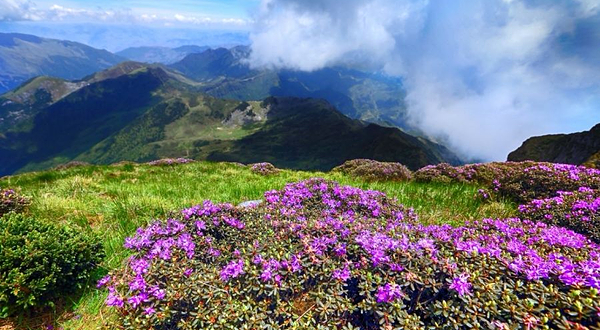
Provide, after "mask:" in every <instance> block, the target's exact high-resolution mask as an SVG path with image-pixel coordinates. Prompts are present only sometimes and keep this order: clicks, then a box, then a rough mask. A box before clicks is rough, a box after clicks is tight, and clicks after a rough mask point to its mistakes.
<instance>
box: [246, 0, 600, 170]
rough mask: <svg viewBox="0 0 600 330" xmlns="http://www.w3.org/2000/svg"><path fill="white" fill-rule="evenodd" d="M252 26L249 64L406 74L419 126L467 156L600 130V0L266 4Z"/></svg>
mask: <svg viewBox="0 0 600 330" xmlns="http://www.w3.org/2000/svg"><path fill="white" fill-rule="evenodd" d="M255 21H256V22H255V29H254V31H253V33H252V34H251V41H252V45H253V46H252V48H253V52H252V63H253V65H255V66H277V67H287V68H294V69H301V70H316V69H320V68H322V67H325V66H329V65H333V64H340V63H344V62H356V61H357V60H358V61H362V62H364V63H366V64H368V65H369V66H371V67H375V68H379V69H381V70H384V71H385V72H387V73H389V74H392V75H398V76H402V77H403V78H404V84H405V87H406V89H407V98H406V101H407V104H408V111H409V118H410V120H411V121H412V123H413V124H414V125H416V126H418V127H419V128H421V129H422V130H424V131H425V132H427V133H428V134H430V135H432V136H436V137H438V138H444V139H446V141H447V142H448V143H449V144H450V145H451V146H452V147H454V148H455V149H456V150H458V151H459V152H460V153H461V154H462V155H464V156H468V157H473V158H481V159H486V160H491V159H504V158H505V157H506V155H507V153H508V152H509V151H510V150H512V149H514V148H516V147H518V145H519V144H520V143H521V142H522V141H523V140H524V139H526V138H528V137H529V136H531V135H536V134H545V133H552V132H568V131H576V130H582V129H588V128H590V127H591V126H593V124H595V123H597V122H600V96H599V95H600V50H599V49H598V47H597V45H598V44H600V6H599V1H598V0H556V1H543V0H462V1H447V0H347V1H344V2H343V3H341V2H339V1H336V0H265V1H263V3H262V5H261V8H260V12H259V13H258V14H257V15H256V17H255Z"/></svg>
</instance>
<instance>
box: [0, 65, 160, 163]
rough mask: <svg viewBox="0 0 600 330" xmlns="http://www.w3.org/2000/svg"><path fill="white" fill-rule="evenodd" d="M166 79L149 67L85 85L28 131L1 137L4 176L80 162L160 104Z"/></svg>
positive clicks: (53, 106) (35, 120) (36, 118)
mask: <svg viewBox="0 0 600 330" xmlns="http://www.w3.org/2000/svg"><path fill="white" fill-rule="evenodd" d="M167 77H168V76H167V74H166V73H165V72H164V71H162V70H161V69H158V68H148V69H146V70H144V71H139V72H136V73H132V74H128V75H122V76H120V77H118V78H114V79H107V80H102V81H100V82H96V83H93V84H91V85H89V86H85V87H83V88H81V89H79V90H77V91H76V92H73V93H71V94H69V95H68V96H66V97H64V98H63V99H61V100H59V101H58V102H56V103H53V104H51V105H49V106H48V107H46V108H44V109H42V110H40V111H39V113H38V114H36V115H35V116H34V118H33V119H32V121H31V125H30V127H29V129H28V130H24V131H19V132H10V131H9V132H7V133H5V134H4V135H3V136H2V138H0V160H1V162H0V174H7V173H12V172H14V171H17V170H19V169H21V168H23V167H26V166H27V165H30V164H36V163H37V164H41V165H39V167H40V168H44V167H45V166H52V165H54V164H56V163H60V162H62V161H64V160H69V159H72V158H74V157H76V156H77V155H78V154H80V153H82V152H84V151H86V150H87V149H89V148H91V147H92V146H94V145H95V144H97V143H98V142H100V141H102V140H103V139H105V138H106V137H108V136H110V135H112V134H114V133H115V132H118V131H119V130H121V129H122V128H123V127H125V126H126V125H127V124H129V122H131V121H132V120H134V119H135V118H137V117H138V116H140V115H141V114H143V113H144V112H145V111H146V110H147V108H149V107H151V106H153V105H154V104H156V103H158V102H159V100H160V98H159V97H157V96H156V95H155V93H156V92H157V90H158V89H159V88H161V87H164V85H165V81H167V80H168V78H167ZM44 163H46V164H47V165H44Z"/></svg>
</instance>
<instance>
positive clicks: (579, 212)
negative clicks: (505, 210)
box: [519, 187, 600, 243]
mask: <svg viewBox="0 0 600 330" xmlns="http://www.w3.org/2000/svg"><path fill="white" fill-rule="evenodd" d="M599 208H600V192H599V191H598V190H592V189H589V188H587V187H581V188H579V189H578V191H576V192H559V195H558V196H556V197H552V198H545V199H535V200H533V201H531V202H529V203H528V204H525V205H521V206H519V211H520V212H521V213H522V214H523V217H524V218H527V219H531V220H534V221H543V222H545V223H548V224H551V225H557V226H562V227H567V228H569V229H572V230H573V231H575V232H578V233H581V234H584V235H586V236H588V237H589V238H590V239H591V240H593V241H595V242H596V243H600V215H599V214H598V209H599Z"/></svg>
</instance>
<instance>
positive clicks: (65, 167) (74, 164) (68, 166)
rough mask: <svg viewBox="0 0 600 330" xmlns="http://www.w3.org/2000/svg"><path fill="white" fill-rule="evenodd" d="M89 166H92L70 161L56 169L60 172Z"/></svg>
mask: <svg viewBox="0 0 600 330" xmlns="http://www.w3.org/2000/svg"><path fill="white" fill-rule="evenodd" d="M89 165H91V164H90V163H87V162H80V161H78V160H74V161H70V162H68V163H65V164H61V165H58V166H56V167H55V169H56V170H59V171H60V170H68V169H70V168H73V167H82V166H89Z"/></svg>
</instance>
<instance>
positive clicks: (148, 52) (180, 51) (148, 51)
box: [116, 45, 209, 64]
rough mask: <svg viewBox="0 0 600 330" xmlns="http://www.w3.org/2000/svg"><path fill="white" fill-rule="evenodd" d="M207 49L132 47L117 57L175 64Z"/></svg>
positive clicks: (192, 47)
mask: <svg viewBox="0 0 600 330" xmlns="http://www.w3.org/2000/svg"><path fill="white" fill-rule="evenodd" d="M207 49H209V47H206V46H193V45H190V46H181V47H177V48H168V47H130V48H127V49H124V50H122V51H120V52H117V53H116V55H118V56H121V57H124V58H127V59H129V60H131V61H136V62H144V63H162V64H173V63H175V62H179V61H181V60H183V59H184V58H185V57H186V56H187V55H189V54H194V53H202V52H204V51H206V50H207Z"/></svg>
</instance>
